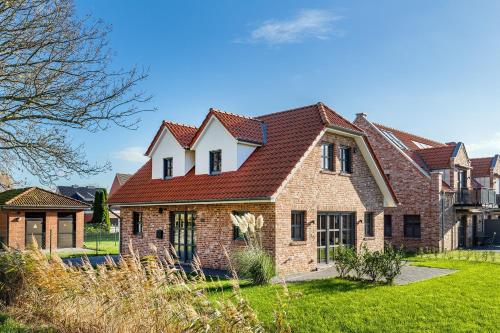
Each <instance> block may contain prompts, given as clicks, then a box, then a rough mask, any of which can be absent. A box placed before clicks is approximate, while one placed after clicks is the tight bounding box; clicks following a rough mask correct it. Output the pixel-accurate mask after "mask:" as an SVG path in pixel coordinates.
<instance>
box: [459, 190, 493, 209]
mask: <svg viewBox="0 0 500 333" xmlns="http://www.w3.org/2000/svg"><path fill="white" fill-rule="evenodd" d="M455 204H456V205H463V206H494V205H499V204H500V195H497V193H496V192H495V190H491V189H487V188H481V189H473V190H469V189H466V188H462V189H459V190H458V191H457V193H456V194H455Z"/></svg>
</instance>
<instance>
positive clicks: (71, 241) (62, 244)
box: [57, 214, 76, 249]
mask: <svg viewBox="0 0 500 333" xmlns="http://www.w3.org/2000/svg"><path fill="white" fill-rule="evenodd" d="M75 246H76V224H75V218H74V214H59V215H58V216H57V247H58V248H60V249H63V248H69V247H75Z"/></svg>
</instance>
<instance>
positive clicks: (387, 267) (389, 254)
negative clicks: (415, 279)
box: [380, 245, 404, 284]
mask: <svg viewBox="0 0 500 333" xmlns="http://www.w3.org/2000/svg"><path fill="white" fill-rule="evenodd" d="M403 259H404V253H403V251H401V250H398V249H395V248H394V247H393V246H392V245H388V246H386V249H385V251H384V253H383V255H382V260H381V262H380V273H381V275H382V276H383V277H384V278H385V280H386V281H387V283H389V284H393V283H394V279H395V278H396V277H397V276H398V275H399V274H401V268H402V267H403V265H404V260H403Z"/></svg>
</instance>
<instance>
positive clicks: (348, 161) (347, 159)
mask: <svg viewBox="0 0 500 333" xmlns="http://www.w3.org/2000/svg"><path fill="white" fill-rule="evenodd" d="M339 158H340V171H341V172H344V173H352V148H351V147H340V156H339Z"/></svg>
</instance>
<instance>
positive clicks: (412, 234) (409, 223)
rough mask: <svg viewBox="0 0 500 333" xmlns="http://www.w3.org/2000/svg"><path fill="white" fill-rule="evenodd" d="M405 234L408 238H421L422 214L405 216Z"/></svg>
mask: <svg viewBox="0 0 500 333" xmlns="http://www.w3.org/2000/svg"><path fill="white" fill-rule="evenodd" d="M404 236H405V237H407V238H420V215H405V216H404Z"/></svg>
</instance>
